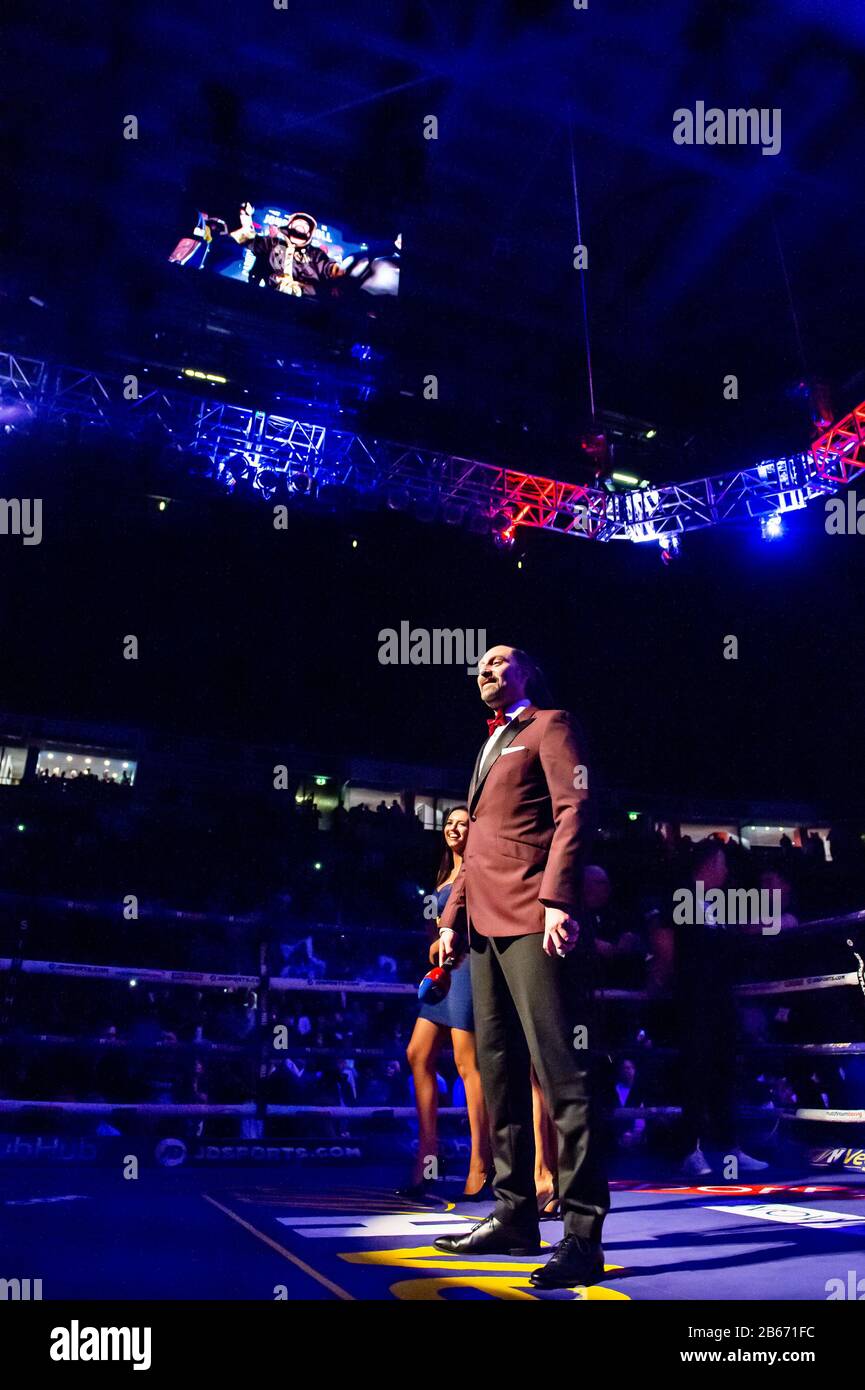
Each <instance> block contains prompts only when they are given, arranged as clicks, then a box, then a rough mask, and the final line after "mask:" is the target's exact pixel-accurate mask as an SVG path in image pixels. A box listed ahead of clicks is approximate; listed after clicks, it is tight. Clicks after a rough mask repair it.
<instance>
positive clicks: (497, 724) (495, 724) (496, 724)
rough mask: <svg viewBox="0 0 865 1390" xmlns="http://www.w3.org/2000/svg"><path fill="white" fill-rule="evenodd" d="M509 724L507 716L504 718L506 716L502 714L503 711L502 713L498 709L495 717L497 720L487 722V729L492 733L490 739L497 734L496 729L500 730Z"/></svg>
mask: <svg viewBox="0 0 865 1390" xmlns="http://www.w3.org/2000/svg"><path fill="white" fill-rule="evenodd" d="M507 722H508V721H507V719H506V718H505V716H504V714H503V713H502V711H501V710H500V709H497V710H496V717H495V719H488V720H487V728H488V729H489V731H490V733H489V736H490V738H492V736H493V734H494V733H495V731H496V729H500V728H501V727H502V725H504V724H507Z"/></svg>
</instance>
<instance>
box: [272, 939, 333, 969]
mask: <svg viewBox="0 0 865 1390" xmlns="http://www.w3.org/2000/svg"><path fill="white" fill-rule="evenodd" d="M279 952H280V955H281V956H282V962H283V964H282V969H281V970H280V972H279V974H280V977H281V978H282V979H285V980H288V979H292V978H294V979H307V980H320V979H321V978H322V977H323V976H324V975H325V974H326V973H327V965H326V963H325V962H324V961H323V960H320V959H319V958H318V956H317V955H316V954H315V946H314V944H313V940H312V935H311V934H310V935H309V936H303V937H301V938H300V940H299V941H291V942H284V943H282V944H281V945H280V947H279Z"/></svg>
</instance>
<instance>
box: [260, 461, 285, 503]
mask: <svg viewBox="0 0 865 1390" xmlns="http://www.w3.org/2000/svg"><path fill="white" fill-rule="evenodd" d="M281 481H282V475H281V474H280V473H277V470H275V468H259V475H257V480H256V486H257V488H259V491H260V492H263V493H264V496H266V498H267V500H268V502H270V499H271V498H273V495H274V492H275V491H277V488H278V486H280V482H281Z"/></svg>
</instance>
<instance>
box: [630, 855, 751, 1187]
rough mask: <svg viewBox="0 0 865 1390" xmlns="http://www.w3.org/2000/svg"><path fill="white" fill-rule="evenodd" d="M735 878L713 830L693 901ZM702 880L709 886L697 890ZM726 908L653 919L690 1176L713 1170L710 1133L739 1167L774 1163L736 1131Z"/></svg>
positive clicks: (731, 940)
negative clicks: (673, 1014) (675, 1036)
mask: <svg viewBox="0 0 865 1390" xmlns="http://www.w3.org/2000/svg"><path fill="white" fill-rule="evenodd" d="M729 878H730V874H729V869H728V863H727V852H726V849H725V846H724V843H723V841H722V840H720V839H718V838H716V837H714V836H710V837H709V838H708V839H705V840H702V841H700V843H699V844H698V845H697V846H696V847H695V850H694V854H693V859H692V863H691V875H690V884H689V885H688V886H689V887H690V891H691V902H692V903H695V902H696V898H697V895H698V892H699V891H702V894H703V896H704V898H705V897H706V896H708V894H709V893H710V892H711V891H712V890H715V889H724V888H726V887H727V885H728V882H729ZM698 884H700V885H702V890H698V887H697V885H698ZM684 886H685V885H683V887H684ZM690 915H691V916H693V917H696V915H697V914H696V912H694V913H693V914H690ZM726 915H727V914H721V913H719V912H717V911H716V910H715V909H714V907H713V906H712V905H711V902H710V903H709V904H707V905H706V906H705V911H704V921H703V922H702V923H700V922H698V921H696V920H686V921H685V922H684V923H679V922H676V920H675V916H674V912H673V909H672V907H671V909H670V911H669V914H668V915H667V917H666V919H664V918H663V917H662V916H661V915H660V914H656V915H655V916H654V918H653V920H652V923H651V938H650V940H651V947H652V956H653V962H654V963H656V964H657V963H658V962H660V963H661V964H662V966H663V972H667V971H669V969H670V968H671V967H672V974H673V980H672V983H673V985H674V990H675V996H676V1001H677V1013H678V1020H679V1030H678V1031H679V1049H680V1063H681V1074H682V1084H683V1101H682V1126H683V1131H684V1137H685V1146H686V1150H687V1157H686V1158H685V1160H684V1163H683V1168H684V1171H685V1172H686V1174H687V1175H688V1176H689V1177H705V1176H707V1175H708V1174H709V1173H711V1172H712V1168H711V1165H710V1164H709V1162H708V1160H707V1158H706V1155H705V1154H704V1152H703V1148H702V1144H703V1142H704V1141H708V1142H712V1141H714V1142H715V1143H716V1144H717V1145H718V1146H719V1147H720V1149H721V1151H722V1153H723V1155H724V1159H725V1164H726V1160H727V1159H729V1158H732V1159H734V1160H735V1163H736V1170H737V1172H743V1173H747V1172H757V1171H759V1170H761V1169H764V1168H766V1167H768V1165H767V1164H766V1163H764V1162H763V1161H762V1160H761V1159H757V1158H752V1157H751V1155H750V1154H747V1153H745V1152H744V1151H743V1149H742V1148H741V1147H740V1145H739V1142H738V1139H737V1136H736V1129H737V1125H736V1117H735V1091H734V1086H735V1062H736V1009H735V999H734V994H733V987H734V974H733V960H734V956H735V949H736V941H735V932H736V928H735V927H734V926H730V925H729V924H728V923H727V922H726V921H721V917H722V916H724V917H726ZM655 983H656V985H657V986H658V987H663V986H664V985H669V983H671V981H670V980H669V978H664V973H662V974H661V975H659V976H656V977H655Z"/></svg>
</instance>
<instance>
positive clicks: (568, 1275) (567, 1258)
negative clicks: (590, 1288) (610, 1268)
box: [529, 1236, 604, 1289]
mask: <svg viewBox="0 0 865 1390" xmlns="http://www.w3.org/2000/svg"><path fill="white" fill-rule="evenodd" d="M603 1276H604V1252H603V1249H602V1247H601V1246H600V1245H599V1243H598V1242H597V1241H596V1240H583V1239H582V1237H581V1236H565V1238H564V1240H561V1241H559V1244H558V1245H557V1246H556V1248H555V1250H554V1251H553V1253H552V1255H551V1256H550V1258H549V1259H548V1260H547V1263H546V1264H545V1265H541V1267H540V1269H533V1270H532V1272H531V1274H530V1275H529V1280H530V1282H531V1283H532V1284H534V1286H535V1288H536V1289H572V1288H574V1287H575V1286H576V1285H577V1284H596V1283H597V1281H598V1280H599V1279H602V1278H603Z"/></svg>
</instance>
